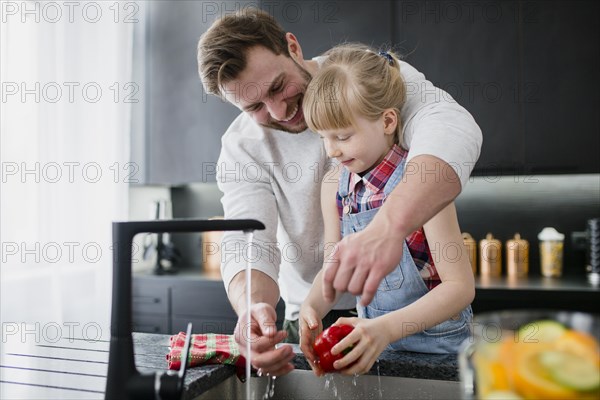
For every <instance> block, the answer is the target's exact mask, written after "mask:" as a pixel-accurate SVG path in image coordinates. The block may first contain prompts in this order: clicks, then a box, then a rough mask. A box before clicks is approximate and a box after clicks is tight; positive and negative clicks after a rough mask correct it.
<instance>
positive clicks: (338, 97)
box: [303, 44, 406, 144]
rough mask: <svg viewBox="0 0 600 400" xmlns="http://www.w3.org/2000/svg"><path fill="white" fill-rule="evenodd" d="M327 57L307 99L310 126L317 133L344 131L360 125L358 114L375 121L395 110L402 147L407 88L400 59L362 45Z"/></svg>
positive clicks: (337, 50)
mask: <svg viewBox="0 0 600 400" xmlns="http://www.w3.org/2000/svg"><path fill="white" fill-rule="evenodd" d="M325 56H326V57H327V59H326V60H325V62H324V63H323V65H322V66H321V68H320V69H319V71H318V72H317V73H316V74H315V75H314V76H313V78H312V80H311V82H310V84H309V85H308V87H307V89H306V94H305V96H304V102H303V112H304V118H305V120H306V123H307V124H308V127H309V128H310V129H311V130H313V131H315V132H316V131H320V130H331V129H344V128H348V127H350V126H355V125H356V124H355V121H354V118H353V115H354V114H358V115H361V116H362V117H364V118H366V119H368V120H371V121H373V120H376V119H377V118H379V117H381V115H382V114H383V111H384V110H386V109H390V108H391V109H393V110H394V111H395V112H396V116H397V119H398V126H397V127H396V135H395V138H396V139H395V143H396V144H399V143H400V142H401V140H400V139H401V138H400V136H401V134H402V126H401V125H402V124H401V120H400V110H401V109H402V106H403V105H404V101H405V99H406V87H405V85H404V81H403V79H402V75H401V74H400V63H399V61H398V57H397V56H396V55H395V54H393V53H391V52H385V53H379V52H378V51H377V50H374V49H372V48H370V47H369V46H366V45H361V44H344V45H339V46H336V47H334V48H333V49H331V50H329V51H328V52H327V53H325Z"/></svg>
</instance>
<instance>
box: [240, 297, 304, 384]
mask: <svg viewBox="0 0 600 400" xmlns="http://www.w3.org/2000/svg"><path fill="white" fill-rule="evenodd" d="M276 320H277V313H276V312H275V309H274V308H273V306H271V305H270V304H267V303H257V304H254V305H252V307H251V308H250V323H247V315H246V313H245V312H242V313H241V314H240V317H239V319H238V323H237V325H236V327H235V332H234V336H235V341H236V342H237V343H238V345H239V348H240V353H241V354H242V355H243V356H244V357H247V351H246V344H247V340H250V343H251V354H250V361H251V363H252V366H253V367H254V368H257V369H258V370H259V371H260V372H261V373H262V374H264V375H266V374H269V375H271V376H281V375H285V374H287V373H288V372H290V371H292V370H293V369H294V366H293V365H292V363H291V361H292V359H293V358H294V352H293V350H292V347H291V346H280V347H279V348H278V349H276V348H275V345H276V344H277V343H279V342H281V341H282V340H283V339H285V337H286V336H287V332H285V331H277V328H276V325H275V321H276Z"/></svg>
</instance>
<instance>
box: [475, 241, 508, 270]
mask: <svg viewBox="0 0 600 400" xmlns="http://www.w3.org/2000/svg"><path fill="white" fill-rule="evenodd" d="M479 255H480V256H479V271H480V273H481V276H493V277H498V276H500V275H501V274H502V242H500V241H499V240H498V239H494V235H492V234H491V233H488V234H487V235H486V236H485V239H481V241H480V242H479Z"/></svg>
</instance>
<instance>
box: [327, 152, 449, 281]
mask: <svg viewBox="0 0 600 400" xmlns="http://www.w3.org/2000/svg"><path fill="white" fill-rule="evenodd" d="M406 155H407V152H406V151H405V150H403V149H402V148H400V147H399V146H397V145H394V147H392V149H391V150H390V151H389V152H388V153H387V155H386V156H385V158H384V159H383V161H381V163H380V164H379V165H377V166H376V167H375V168H373V169H372V170H371V171H369V172H367V173H366V174H365V175H364V176H362V177H361V176H360V175H358V174H355V173H350V187H349V190H348V193H349V194H350V195H351V198H352V199H353V201H352V204H351V205H352V212H353V213H357V212H361V211H367V210H371V209H373V208H379V207H381V206H382V205H383V202H384V201H385V194H384V192H383V188H384V187H385V184H386V183H387V181H388V179H389V178H390V177H391V176H392V174H393V172H394V170H395V169H396V167H397V166H398V165H399V164H400V163H401V162H402V161H403V160H404V159H405V158H406ZM337 207H338V213H339V215H340V219H341V218H342V215H343V212H344V211H343V207H344V206H343V204H342V197H341V196H340V194H339V193H338V194H337ZM406 244H407V245H408V250H409V251H410V255H411V256H412V258H413V260H414V261H415V265H416V266H417V269H418V270H419V273H420V274H421V277H422V278H423V281H424V282H425V285H426V286H427V288H428V289H429V290H431V289H433V288H434V287H436V286H437V285H438V284H440V283H441V280H440V277H439V275H438V273H437V270H436V268H435V265H434V263H433V257H432V256H431V251H430V250H429V245H428V244H427V238H426V237H425V232H424V231H423V228H420V229H418V230H416V231H415V232H413V233H412V234H410V235H409V236H408V237H407V238H406Z"/></svg>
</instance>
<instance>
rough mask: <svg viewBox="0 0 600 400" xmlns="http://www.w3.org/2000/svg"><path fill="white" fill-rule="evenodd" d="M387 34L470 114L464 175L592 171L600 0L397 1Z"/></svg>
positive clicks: (598, 142) (599, 147)
mask: <svg viewBox="0 0 600 400" xmlns="http://www.w3.org/2000/svg"><path fill="white" fill-rule="evenodd" d="M393 7H394V25H393V42H394V43H396V44H397V45H398V46H399V48H398V50H399V52H400V53H401V54H404V55H405V59H406V61H408V62H409V63H411V64H413V65H414V66H415V67H416V68H417V69H419V70H421V71H422V72H423V73H425V75H426V76H427V77H428V79H430V80H431V81H432V82H434V83H435V84H436V85H437V86H439V87H441V88H442V89H445V90H446V91H447V92H448V93H449V94H450V95H452V96H453V98H454V99H455V100H456V101H457V102H458V103H460V104H461V105H463V106H464V107H465V108H466V109H467V110H468V111H469V112H471V114H472V115H473V116H474V117H475V119H476V121H477V122H478V123H479V125H480V127H481V129H482V131H483V147H482V150H481V155H480V158H479V161H478V163H477V164H476V166H475V171H474V175H480V176H481V175H487V176H490V175H491V176H499V175H524V174H533V173H535V174H541V173H543V174H549V173H598V172H600V158H598V156H597V155H598V153H600V136H599V135H598V132H599V130H600V126H599V119H598V114H597V110H598V109H599V108H600V104H599V101H598V98H599V94H598V91H597V90H595V88H596V87H597V86H598V81H599V78H600V72H599V71H600V62H599V53H598V51H597V47H598V40H597V38H598V36H599V34H600V32H599V30H600V24H599V21H598V19H599V15H600V6H599V5H598V3H597V2H590V1H569V2H567V1H509V2H507V1H486V2H481V3H477V2H456V1H435V2H426V1H397V2H394V5H393Z"/></svg>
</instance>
